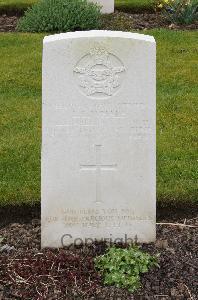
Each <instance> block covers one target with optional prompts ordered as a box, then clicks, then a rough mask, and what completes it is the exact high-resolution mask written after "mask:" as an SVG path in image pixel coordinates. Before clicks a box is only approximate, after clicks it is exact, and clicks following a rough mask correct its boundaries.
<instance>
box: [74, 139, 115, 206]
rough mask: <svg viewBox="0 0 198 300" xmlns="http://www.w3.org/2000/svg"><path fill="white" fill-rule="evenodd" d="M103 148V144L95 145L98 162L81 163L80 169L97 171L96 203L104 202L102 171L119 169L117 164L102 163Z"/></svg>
mask: <svg viewBox="0 0 198 300" xmlns="http://www.w3.org/2000/svg"><path fill="white" fill-rule="evenodd" d="M101 148H102V145H95V150H96V164H86V165H84V164H80V170H82V171H92V170H94V171H95V172H96V201H95V203H102V201H101V171H114V170H116V169H117V164H102V162H101Z"/></svg>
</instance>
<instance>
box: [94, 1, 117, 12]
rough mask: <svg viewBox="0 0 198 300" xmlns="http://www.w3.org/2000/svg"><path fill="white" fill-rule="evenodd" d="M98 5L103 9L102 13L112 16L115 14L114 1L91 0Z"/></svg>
mask: <svg viewBox="0 0 198 300" xmlns="http://www.w3.org/2000/svg"><path fill="white" fill-rule="evenodd" d="M89 1H91V2H95V3H98V4H99V5H100V6H101V7H102V8H101V12H102V13H104V14H111V13H113V12H114V0H89Z"/></svg>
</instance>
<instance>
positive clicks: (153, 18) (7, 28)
mask: <svg viewBox="0 0 198 300" xmlns="http://www.w3.org/2000/svg"><path fill="white" fill-rule="evenodd" d="M18 19H19V15H14V16H10V14H9V15H6V14H4V15H0V32H12V31H15V30H16V25H17V21H18ZM152 28H169V29H176V30H177V29H182V30H194V29H198V22H196V23H195V24H192V25H188V26H187V25H181V26H177V25H174V24H170V23H169V22H167V21H166V20H165V19H164V17H163V16H162V15H161V14H160V13H148V12H145V13H138V14H130V13H124V12H118V11H116V12H115V13H114V14H111V15H104V16H103V17H102V29H107V30H122V31H131V30H147V29H152Z"/></svg>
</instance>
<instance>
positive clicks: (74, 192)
mask: <svg viewBox="0 0 198 300" xmlns="http://www.w3.org/2000/svg"><path fill="white" fill-rule="evenodd" d="M155 60H156V54H155V41H154V38H153V37H151V36H146V35H140V34H136V33H126V32H125V33H124V32H108V31H89V32H75V33H65V34H59V35H53V36H48V37H45V39H44V49H43V109H42V110H43V129H42V247H47V246H49V247H61V246H62V244H64V245H66V244H71V243H73V242H74V239H76V238H80V239H82V240H83V241H85V239H86V238H92V239H104V238H106V239H111V240H112V241H115V239H119V238H122V239H125V238H126V236H127V238H131V239H135V237H136V236H137V238H138V240H139V241H140V242H151V241H154V240H155V221H156V220H155V210H156V207H155V206H156V187H155V185H156V183H155V182H156V174H155V165H156V149H155V147H156V146H155V143H156V142H155V123H156V120H155V114H156V108H155V101H156V95H155V90H156V78H155V76H156V75H155V72H156V70H155V68H156V66H155ZM63 236H64V238H63ZM78 241H80V240H78ZM117 241H118V240H117Z"/></svg>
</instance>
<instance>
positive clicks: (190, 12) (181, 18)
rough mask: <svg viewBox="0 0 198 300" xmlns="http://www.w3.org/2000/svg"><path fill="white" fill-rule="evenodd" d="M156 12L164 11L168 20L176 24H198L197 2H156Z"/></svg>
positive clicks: (188, 0) (159, 0)
mask: <svg viewBox="0 0 198 300" xmlns="http://www.w3.org/2000/svg"><path fill="white" fill-rule="evenodd" d="M155 8H156V10H159V9H160V10H162V12H163V14H164V15H165V17H166V19H167V20H169V21H170V22H171V23H174V24H186V25H189V24H192V23H194V22H198V1H197V0H156V3H155Z"/></svg>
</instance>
